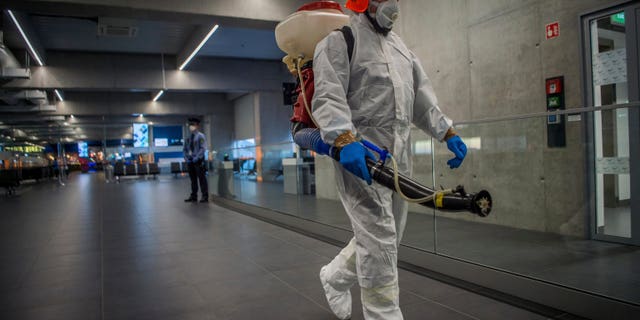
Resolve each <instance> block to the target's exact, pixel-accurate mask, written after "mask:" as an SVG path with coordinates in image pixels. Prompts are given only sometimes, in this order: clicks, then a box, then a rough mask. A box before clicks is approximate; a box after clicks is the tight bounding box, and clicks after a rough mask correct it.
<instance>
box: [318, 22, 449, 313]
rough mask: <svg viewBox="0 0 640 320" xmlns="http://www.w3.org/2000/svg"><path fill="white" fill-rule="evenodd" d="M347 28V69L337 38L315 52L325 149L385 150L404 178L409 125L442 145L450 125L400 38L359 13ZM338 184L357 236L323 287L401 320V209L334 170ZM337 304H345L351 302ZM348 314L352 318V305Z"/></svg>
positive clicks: (376, 189) (388, 195)
mask: <svg viewBox="0 0 640 320" xmlns="http://www.w3.org/2000/svg"><path fill="white" fill-rule="evenodd" d="M350 26H351V29H352V31H353V36H354V38H355V43H354V50H353V56H352V61H351V63H350V62H349V57H348V52H347V44H346V41H345V38H344V36H343V34H342V33H341V32H339V31H336V32H332V33H331V34H330V35H329V36H327V37H326V38H325V39H324V40H322V41H321V42H320V43H319V44H318V45H317V47H316V51H315V56H314V60H313V71H314V75H315V94H314V97H313V104H312V109H313V116H314V117H315V119H316V121H317V122H318V124H319V126H320V128H321V133H322V138H323V140H324V141H325V142H327V143H329V144H333V143H334V140H335V139H336V137H338V136H339V135H341V134H342V133H344V132H346V131H349V130H351V131H352V132H353V133H354V134H356V135H358V136H361V137H362V138H364V139H367V140H369V141H371V142H373V143H375V144H376V145H378V146H385V147H388V148H389V149H390V151H391V152H392V153H393V155H394V156H395V157H396V159H397V160H398V164H399V169H400V171H401V172H402V173H404V174H407V175H409V174H410V168H411V142H410V140H409V134H410V130H411V123H413V124H415V125H416V126H417V127H418V128H420V129H422V130H424V131H425V132H427V133H428V134H430V135H431V136H433V137H435V138H436V139H438V140H439V141H442V140H443V139H444V137H445V135H446V133H447V131H448V130H449V128H451V125H452V121H451V120H450V119H449V118H447V116H445V115H444V114H443V113H442V112H441V111H440V108H439V107H438V102H437V100H436V96H435V94H434V91H433V88H432V86H431V83H430V81H429V78H427V75H426V74H425V72H424V70H423V68H422V66H421V64H420V62H419V61H418V59H417V57H416V56H415V55H414V54H413V53H412V52H411V51H410V50H409V49H407V47H406V46H405V44H404V43H403V41H402V40H401V39H400V37H399V36H398V35H396V34H395V33H394V32H390V33H389V34H388V35H387V36H384V35H382V34H379V33H377V32H376V31H375V29H374V27H373V25H372V24H371V23H370V22H369V20H368V19H367V17H366V16H365V15H364V14H355V15H353V16H352V17H351V20H350ZM336 180H337V186H338V193H339V194H340V199H341V201H342V204H343V205H344V208H345V210H346V212H347V214H348V215H349V218H350V220H351V226H352V228H353V232H354V235H355V236H354V238H353V239H352V240H351V241H350V242H349V244H348V245H347V246H346V247H345V248H344V249H343V250H342V252H340V254H339V255H338V256H336V257H335V258H334V260H333V261H332V262H331V263H329V264H328V265H327V266H325V267H324V268H323V270H322V272H321V279H322V282H323V284H329V285H330V286H331V287H332V289H335V292H343V293H345V294H348V292H349V289H350V288H351V287H352V286H353V284H354V283H355V282H356V281H358V283H359V284H360V287H361V288H362V290H361V291H362V297H361V299H362V305H363V311H364V315H365V318H366V319H368V320H369V319H385V320H388V319H402V313H401V311H400V308H399V288H398V271H397V252H398V250H397V248H398V244H399V242H400V239H401V238H402V234H403V232H404V227H405V223H406V217H407V203H406V202H405V201H403V200H402V199H401V198H400V197H399V196H397V195H396V194H395V193H394V192H393V191H391V190H389V189H387V188H385V187H383V186H380V185H376V184H375V183H374V184H373V185H371V186H368V185H367V184H366V183H365V182H364V181H363V180H362V179H360V178H358V177H356V176H355V175H353V174H351V173H349V172H348V171H346V170H344V169H343V168H342V167H341V166H340V165H337V164H336ZM325 290H327V289H326V288H325ZM327 295H330V294H329V293H327ZM341 300H342V301H343V302H342V303H343V304H350V303H351V298H350V295H349V296H348V299H342V298H341ZM330 303H331V302H330ZM346 308H347V307H346V306H339V308H338V309H342V310H344V309H346ZM332 309H334V308H333V306H332ZM334 310H335V309H334ZM348 311H349V314H350V311H351V306H350V305H349V306H348ZM334 312H335V311H334Z"/></svg>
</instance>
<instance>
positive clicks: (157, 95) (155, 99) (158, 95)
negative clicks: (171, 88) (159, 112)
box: [153, 90, 164, 102]
mask: <svg viewBox="0 0 640 320" xmlns="http://www.w3.org/2000/svg"><path fill="white" fill-rule="evenodd" d="M163 94H164V90H160V92H158V94H156V96H155V97H153V102H156V101H158V99H160V97H162V95H163Z"/></svg>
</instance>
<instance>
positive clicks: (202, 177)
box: [187, 161, 209, 199]
mask: <svg viewBox="0 0 640 320" xmlns="http://www.w3.org/2000/svg"><path fill="white" fill-rule="evenodd" d="M187 169H188V170H189V178H190V179H191V198H194V199H195V198H198V181H199V182H200V191H202V198H203V199H209V185H207V176H206V174H205V173H206V168H205V162H204V161H198V162H188V163H187Z"/></svg>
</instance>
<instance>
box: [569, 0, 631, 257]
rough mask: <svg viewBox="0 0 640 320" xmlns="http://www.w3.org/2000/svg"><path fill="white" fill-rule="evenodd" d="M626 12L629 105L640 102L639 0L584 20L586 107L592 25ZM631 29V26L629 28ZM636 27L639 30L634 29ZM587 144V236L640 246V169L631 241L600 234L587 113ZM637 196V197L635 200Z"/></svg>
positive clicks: (590, 88) (614, 4)
mask: <svg viewBox="0 0 640 320" xmlns="http://www.w3.org/2000/svg"><path fill="white" fill-rule="evenodd" d="M620 11H624V12H625V20H626V21H627V22H626V24H627V27H626V37H627V40H626V41H627V57H629V59H627V70H628V71H627V72H628V85H629V102H638V101H640V92H639V91H640V88H639V87H640V85H639V83H640V80H639V74H640V65H639V63H638V59H633V58H632V57H638V54H639V52H640V51H639V45H640V34H639V33H638V27H640V1H638V0H626V1H616V2H612V4H611V5H609V6H607V7H606V8H603V9H601V10H597V11H593V12H590V13H586V14H584V15H582V16H581V17H580V20H581V21H580V22H581V26H582V41H581V47H582V48H581V49H582V61H583V63H582V74H583V77H582V78H583V81H584V83H583V89H584V90H583V92H584V97H583V99H584V102H585V106H586V107H592V106H593V104H594V102H593V75H592V61H591V45H592V43H591V26H590V24H591V22H592V21H593V20H596V19H600V18H604V17H607V16H610V15H612V14H614V13H616V12H620ZM629 26H631V27H629ZM634 26H635V28H634ZM585 119H586V121H585V124H586V125H585V140H584V141H585V144H586V148H585V149H586V159H587V165H586V170H585V171H586V172H585V174H586V175H587V177H588V179H587V186H586V188H585V190H586V195H585V196H586V197H585V198H586V199H588V206H587V217H586V225H587V230H588V231H586V236H587V237H589V238H590V239H595V240H601V241H609V242H616V243H623V244H632V245H640V203H639V201H638V195H640V167H639V166H637V165H633V163H631V172H630V176H631V238H624V237H618V236H612V235H605V234H598V233H597V227H596V226H597V221H596V216H597V213H596V210H597V206H596V197H595V196H594V195H595V192H596V188H595V183H596V170H595V165H596V164H595V163H596V161H595V148H594V137H595V131H594V125H593V120H594V117H593V113H587V114H586V117H585ZM634 119H635V120H636V122H635V123H636V124H637V123H640V108H637V107H632V108H629V122H630V124H632V123H633V120H634ZM638 127H639V126H638V125H635V126H633V125H630V126H629V158H630V159H640V146H639V145H640V128H638ZM634 195H635V198H634Z"/></svg>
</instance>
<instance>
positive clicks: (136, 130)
mask: <svg viewBox="0 0 640 320" xmlns="http://www.w3.org/2000/svg"><path fill="white" fill-rule="evenodd" d="M133 147H134V148H147V147H149V125H148V124H146V123H134V124H133Z"/></svg>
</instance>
